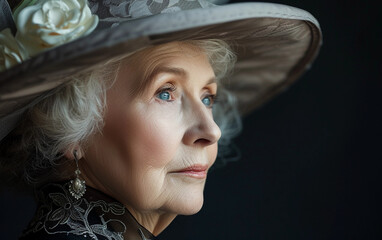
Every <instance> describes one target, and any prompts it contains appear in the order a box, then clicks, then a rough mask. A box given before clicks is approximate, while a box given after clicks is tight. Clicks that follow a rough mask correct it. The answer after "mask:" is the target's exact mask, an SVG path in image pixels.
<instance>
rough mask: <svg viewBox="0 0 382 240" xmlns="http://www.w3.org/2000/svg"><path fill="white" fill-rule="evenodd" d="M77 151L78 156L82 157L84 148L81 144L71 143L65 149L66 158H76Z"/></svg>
mask: <svg viewBox="0 0 382 240" xmlns="http://www.w3.org/2000/svg"><path fill="white" fill-rule="evenodd" d="M75 151H76V152H77V158H78V159H81V158H82V156H83V153H82V148H81V147H80V145H79V144H73V145H71V146H70V147H69V148H68V149H67V150H66V151H65V154H64V156H65V158H66V159H69V160H74V152H75Z"/></svg>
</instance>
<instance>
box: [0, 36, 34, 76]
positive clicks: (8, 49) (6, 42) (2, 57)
mask: <svg viewBox="0 0 382 240" xmlns="http://www.w3.org/2000/svg"><path fill="white" fill-rule="evenodd" d="M27 58H28V54H27V52H26V51H25V49H24V48H23V47H22V46H21V45H20V44H19V43H18V42H17V41H16V39H15V38H14V37H13V35H12V32H11V30H10V29H9V28H6V29H4V30H3V31H1V32H0V72H1V71H4V70H6V69H8V68H11V67H12V66H14V65H16V64H20V63H21V62H22V61H24V60H26V59H27Z"/></svg>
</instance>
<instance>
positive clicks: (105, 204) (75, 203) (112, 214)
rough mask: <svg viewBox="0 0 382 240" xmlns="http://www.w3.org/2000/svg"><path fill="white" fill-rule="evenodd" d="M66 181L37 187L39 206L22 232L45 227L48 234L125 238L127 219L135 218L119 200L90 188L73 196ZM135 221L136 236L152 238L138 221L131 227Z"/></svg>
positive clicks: (108, 239)
mask: <svg viewBox="0 0 382 240" xmlns="http://www.w3.org/2000/svg"><path fill="white" fill-rule="evenodd" d="M67 185H68V184H64V185H60V184H49V185H47V186H45V187H44V188H43V189H42V190H41V191H39V194H38V199H39V202H40V204H39V207H38V209H37V212H36V215H35V218H34V219H33V220H32V222H31V224H30V226H29V228H28V230H26V231H24V233H23V236H28V234H33V233H38V232H41V231H44V232H45V233H46V234H49V235H52V234H66V235H68V234H74V235H80V236H83V237H85V238H88V239H94V240H101V239H102V240H103V239H107V240H124V239H125V238H124V234H125V233H126V231H127V224H128V223H127V222H126V220H128V219H130V220H131V219H134V218H133V217H132V216H131V215H130V213H129V212H128V211H127V209H126V208H125V207H124V206H123V205H122V204H121V203H119V202H115V201H107V200H106V201H105V200H104V199H100V198H99V196H102V195H103V194H102V193H99V192H95V191H97V190H95V189H92V188H89V189H90V190H89V191H88V192H87V193H86V194H85V196H84V197H83V198H80V199H78V200H76V199H75V198H73V197H72V196H71V195H70V193H69V191H68V186H67ZM89 192H90V193H89ZM106 198H107V197H106ZM108 200H109V199H108ZM127 215H128V216H127ZM134 220H135V219H134ZM134 225H135V226H138V227H137V229H136V233H137V236H139V237H138V238H136V239H142V240H149V239H151V236H150V238H147V237H146V235H147V233H148V231H147V230H146V229H141V228H140V227H139V226H140V225H139V224H138V223H137V222H134V223H132V224H130V228H131V227H132V226H134ZM142 228H143V227H142ZM144 232H146V235H145V234H144ZM129 239H130V238H129Z"/></svg>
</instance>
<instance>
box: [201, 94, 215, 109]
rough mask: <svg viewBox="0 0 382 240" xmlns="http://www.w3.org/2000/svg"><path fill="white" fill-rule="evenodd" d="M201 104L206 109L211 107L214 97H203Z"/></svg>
mask: <svg viewBox="0 0 382 240" xmlns="http://www.w3.org/2000/svg"><path fill="white" fill-rule="evenodd" d="M202 103H203V104H204V105H206V106H207V107H212V105H213V104H214V95H209V96H207V97H204V98H203V99H202Z"/></svg>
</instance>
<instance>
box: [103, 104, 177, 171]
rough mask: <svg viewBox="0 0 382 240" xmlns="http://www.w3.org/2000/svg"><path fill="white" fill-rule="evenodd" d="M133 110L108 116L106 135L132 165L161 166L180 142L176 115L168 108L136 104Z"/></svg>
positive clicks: (170, 156)
mask: <svg viewBox="0 0 382 240" xmlns="http://www.w3.org/2000/svg"><path fill="white" fill-rule="evenodd" d="M133 110H134V111H129V112H126V113H124V114H121V113H119V115H115V118H113V119H110V121H111V124H110V126H109V127H107V128H108V130H109V131H108V133H109V134H112V136H110V137H112V138H114V139H115V144H116V145H117V146H118V149H119V151H120V153H121V155H123V156H125V157H126V158H127V160H129V161H132V162H131V163H132V165H133V167H139V166H142V164H144V165H145V166H147V167H154V168H160V167H163V166H164V165H166V164H167V163H168V162H170V161H171V160H172V158H173V156H174V155H175V152H176V150H177V148H178V146H179V143H180V142H181V136H182V134H181V131H179V129H180V125H179V121H178V119H179V116H178V115H176V114H173V113H172V111H163V109H161V108H150V107H148V108H147V107H140V106H139V105H137V107H136V108H135V109H133ZM164 113H165V114H164ZM105 127H106V126H105ZM134 165H135V166H134Z"/></svg>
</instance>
